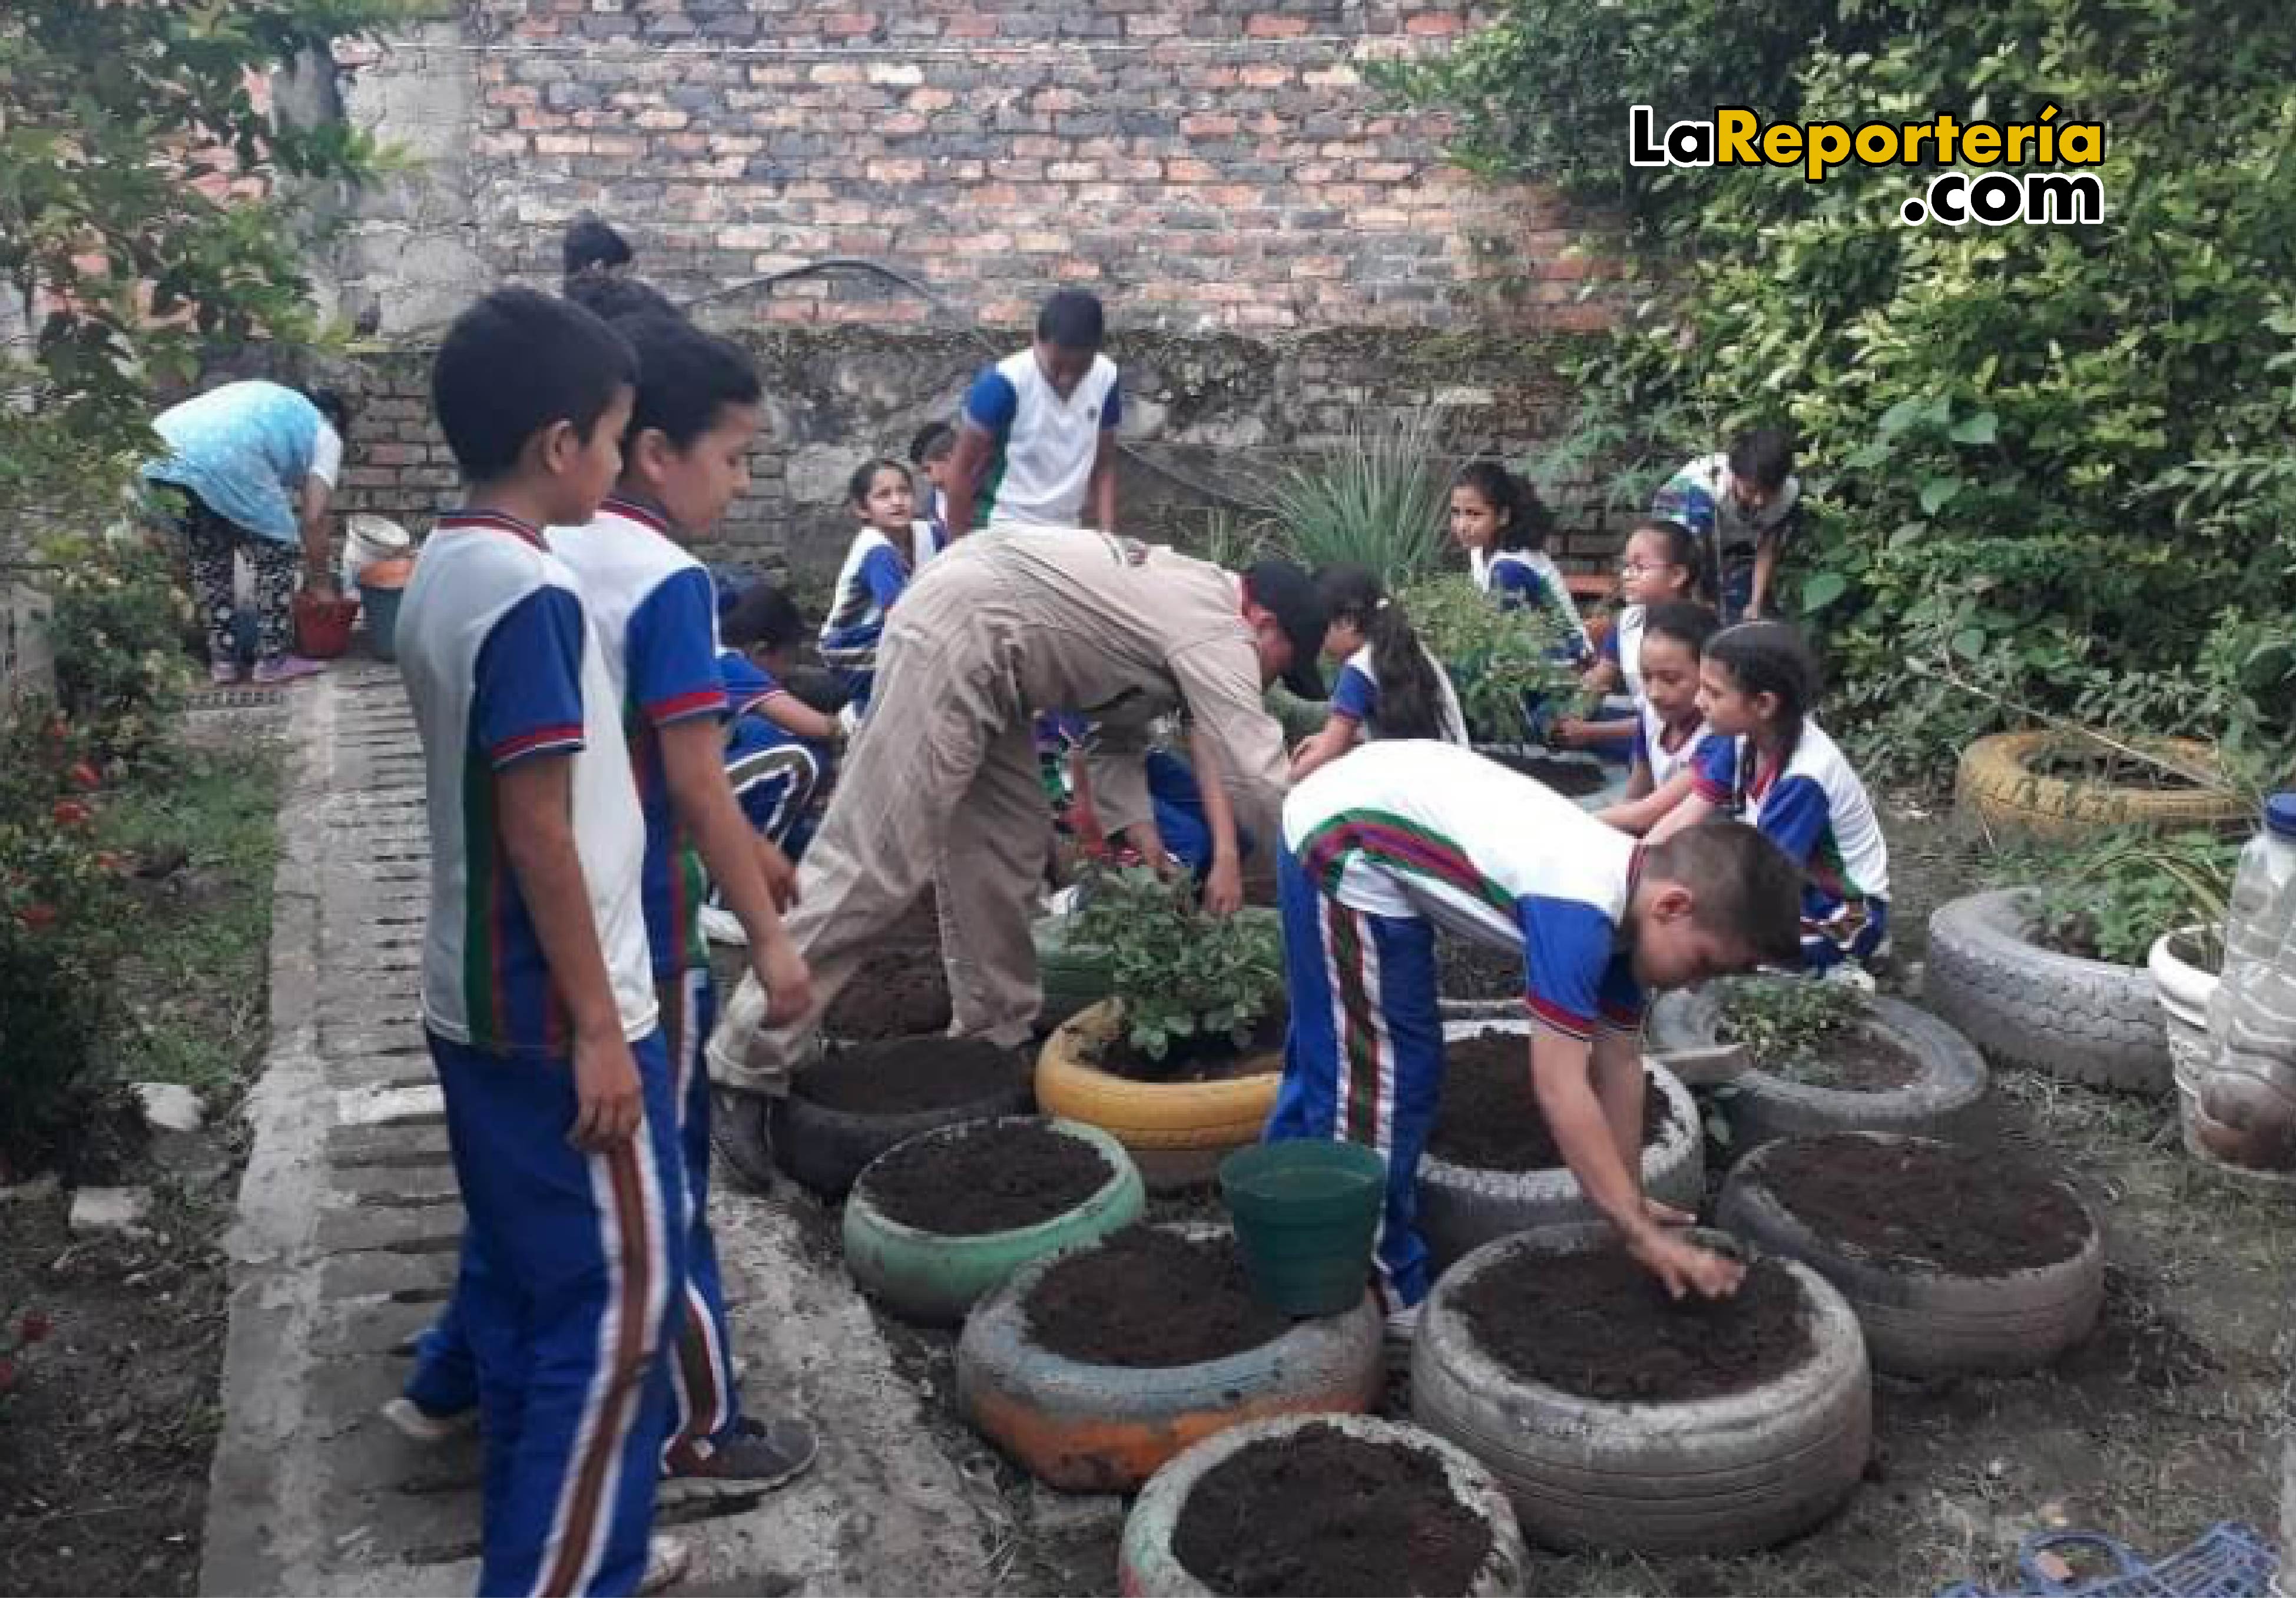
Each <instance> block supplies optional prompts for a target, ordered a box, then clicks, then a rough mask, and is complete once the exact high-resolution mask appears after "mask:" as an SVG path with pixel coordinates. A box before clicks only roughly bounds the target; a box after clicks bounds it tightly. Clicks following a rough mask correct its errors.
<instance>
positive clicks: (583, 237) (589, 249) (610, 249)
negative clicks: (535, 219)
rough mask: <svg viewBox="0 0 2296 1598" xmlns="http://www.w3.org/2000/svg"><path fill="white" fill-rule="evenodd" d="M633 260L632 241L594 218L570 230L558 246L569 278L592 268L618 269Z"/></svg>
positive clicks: (588, 218)
mask: <svg viewBox="0 0 2296 1598" xmlns="http://www.w3.org/2000/svg"><path fill="white" fill-rule="evenodd" d="M559 259H560V261H561V262H562V265H563V268H564V271H565V275H566V276H567V277H568V278H569V279H572V278H576V277H579V276H581V275H582V274H583V273H585V272H587V271H588V270H590V268H593V267H619V266H622V265H625V264H626V263H627V262H628V261H629V260H630V259H631V253H630V242H629V240H627V239H626V238H624V237H623V236H622V235H620V234H619V233H618V232H616V231H615V230H614V228H613V227H611V225H610V224H608V223H605V222H602V221H600V220H599V219H598V218H595V217H584V218H582V219H581V220H580V221H578V222H576V223H575V224H574V225H573V226H572V227H569V228H567V230H566V242H565V243H562V245H560V246H559Z"/></svg>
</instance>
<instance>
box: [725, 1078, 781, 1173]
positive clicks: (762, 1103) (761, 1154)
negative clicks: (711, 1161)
mask: <svg viewBox="0 0 2296 1598" xmlns="http://www.w3.org/2000/svg"><path fill="white" fill-rule="evenodd" d="M773 1106H774V1101H773V1100H771V1099H769V1098H767V1096H766V1095H765V1094H763V1093H745V1092H742V1091H741V1090H739V1089H738V1088H721V1087H713V1088H711V1089H710V1090H709V1146H710V1147H711V1148H712V1149H716V1150H717V1163H718V1165H719V1166H722V1167H724V1168H725V1169H726V1170H727V1171H729V1172H731V1173H732V1174H733V1176H734V1181H735V1182H737V1183H738V1184H739V1185H740V1186H741V1187H742V1188H743V1189H744V1190H747V1191H749V1192H752V1193H770V1192H772V1191H773V1190H774V1134H773V1127H772V1124H771V1123H770V1121H769V1119H768V1117H769V1116H770V1115H771V1113H772V1110H773Z"/></svg>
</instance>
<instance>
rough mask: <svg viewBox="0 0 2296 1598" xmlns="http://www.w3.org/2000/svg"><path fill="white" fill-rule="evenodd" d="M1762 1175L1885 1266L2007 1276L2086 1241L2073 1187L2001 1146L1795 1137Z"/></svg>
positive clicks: (1834, 1235)
mask: <svg viewBox="0 0 2296 1598" xmlns="http://www.w3.org/2000/svg"><path fill="white" fill-rule="evenodd" d="M1762 1178H1763V1185H1764V1186H1766V1187H1767V1188H1768V1189H1769V1190H1770V1191H1771V1192H1772V1193H1774V1194H1775V1195H1776V1197H1777V1199H1778V1202H1779V1203H1781V1204H1783V1205H1784V1206H1785V1207H1786V1208H1788V1209H1789V1210H1791V1211H1792V1212H1793V1213H1794V1215H1797V1216H1798V1217H1800V1219H1801V1221H1802V1222H1803V1223H1806V1224H1807V1225H1808V1226H1809V1227H1810V1228H1811V1230H1813V1231H1816V1232H1818V1233H1820V1234H1821V1235H1822V1236H1825V1237H1827V1238H1830V1239H1833V1240H1836V1241H1838V1242H1843V1243H1848V1244H1849V1245H1851V1246H1852V1247H1854V1248H1857V1249H1859V1250H1860V1251H1861V1252H1863V1253H1865V1254H1866V1255H1867V1256H1871V1259H1872V1263H1873V1264H1876V1265H1879V1266H1882V1267H1883V1268H1884V1269H1890V1270H1906V1271H1944V1272H1947V1273H1950V1274H1952V1275H1956V1276H2007V1275H2010V1274H2011V1273H2014V1272H2018V1271H2030V1270H2034V1269H2037V1268H2038V1267H2040V1266H2042V1265H2053V1264H2057V1263H2058V1262H2059V1261H2061V1260H2068V1259H2071V1258H2072V1257H2073V1256H2075V1255H2077V1254H2079V1252H2080V1251H2081V1249H2082V1248H2084V1247H2085V1246H2087V1242H2088V1240H2089V1222H2088V1217H2087V1215H2085V1214H2083V1213H2082V1210H2081V1207H2080V1206H2079V1204H2078V1203H2076V1202H2075V1201H2074V1199H2073V1196H2072V1195H2071V1193H2070V1192H2068V1191H2067V1190H2065V1189H2064V1188H2063V1187H2062V1185H2060V1184H2059V1183H2058V1182H2054V1181H2053V1180H2051V1179H2050V1178H2049V1177H2048V1176H2046V1175H2045V1174H2042V1173H2040V1172H2038V1171H2035V1170H2031V1169H2030V1168H2027V1167H2024V1166H2020V1165H2018V1164H2017V1163H2015V1162H2014V1161H2013V1160H2011V1159H2008V1158H2006V1157H2005V1154H2004V1152H2003V1151H2002V1150H1998V1149H1996V1150H1993V1151H1990V1152H1980V1151H1978V1150H1976V1149H1964V1148H1960V1147H1956V1146H1954V1145H1949V1144H1943V1143H1931V1142H1920V1141H1916V1142H1905V1143H1896V1144H1890V1143H1877V1142H1875V1141H1874V1140H1873V1139H1871V1138H1863V1137H1857V1136H1836V1137H1816V1138H1794V1139H1790V1140H1788V1141H1785V1142H1783V1143H1780V1144H1779V1145H1777V1147H1776V1148H1775V1149H1773V1150H1772V1151H1771V1152H1770V1153H1769V1154H1768V1155H1767V1157H1765V1158H1764V1160H1763V1172H1762Z"/></svg>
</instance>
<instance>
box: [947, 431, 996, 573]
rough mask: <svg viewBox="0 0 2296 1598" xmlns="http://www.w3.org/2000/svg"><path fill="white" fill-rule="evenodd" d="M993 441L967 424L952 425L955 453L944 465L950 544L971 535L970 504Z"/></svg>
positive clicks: (977, 487) (991, 452)
mask: <svg viewBox="0 0 2296 1598" xmlns="http://www.w3.org/2000/svg"><path fill="white" fill-rule="evenodd" d="M995 450H996V440H995V439H992V438H990V437H989V436H988V433H987V432H984V431H982V430H981V429H980V427H979V426H977V425H975V424H973V423H972V421H970V420H960V421H959V422H958V423H957V424H956V453H955V455H953V456H951V457H949V463H948V482H947V492H948V537H949V541H950V542H952V543H954V542H955V541H956V540H958V539H961V538H963V537H964V536H965V535H966V534H967V533H969V532H971V531H972V502H973V500H974V499H975V498H978V497H979V495H980V479H981V475H982V474H984V473H986V472H987V471H988V457H989V456H990V455H991V454H993V453H994V452H995Z"/></svg>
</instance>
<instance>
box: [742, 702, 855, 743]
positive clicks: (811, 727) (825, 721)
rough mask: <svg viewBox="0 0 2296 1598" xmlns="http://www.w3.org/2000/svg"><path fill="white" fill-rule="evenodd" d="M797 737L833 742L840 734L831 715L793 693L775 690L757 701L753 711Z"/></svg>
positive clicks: (834, 718) (840, 730)
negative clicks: (775, 691)
mask: <svg viewBox="0 0 2296 1598" xmlns="http://www.w3.org/2000/svg"><path fill="white" fill-rule="evenodd" d="M751 714H753V715H760V716H763V717H765V719H766V720H767V721H771V722H772V723H773V724H774V725H775V726H776V727H778V728H780V729H782V730H783V732H786V733H790V734H791V735H793V736H794V737H801V738H810V739H811V740H813V741H814V742H815V743H816V744H829V743H834V742H835V741H836V740H837V739H838V738H839V737H842V736H843V735H844V730H845V729H843V728H841V727H840V726H838V724H837V718H836V717H835V716H824V715H823V714H822V713H820V712H819V711H817V710H816V709H814V708H813V706H811V705H810V704H807V703H806V702H805V701H804V700H802V699H800V698H799V697H798V696H796V695H795V694H775V696H773V697H772V698H770V699H767V700H766V701H765V702H764V703H762V704H759V705H758V707H757V708H756V709H755V710H754V711H753V712H751Z"/></svg>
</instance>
